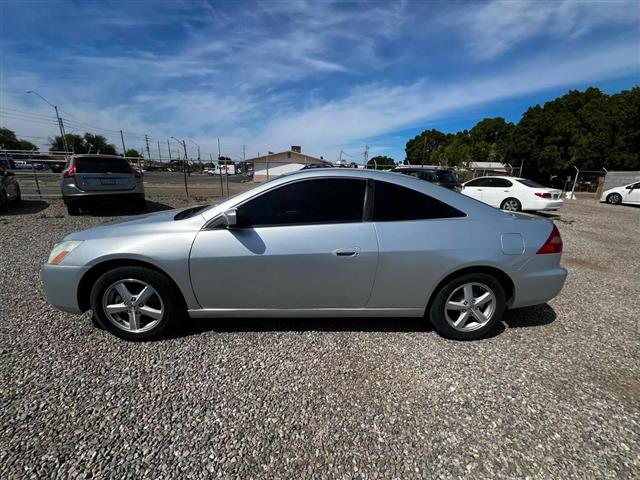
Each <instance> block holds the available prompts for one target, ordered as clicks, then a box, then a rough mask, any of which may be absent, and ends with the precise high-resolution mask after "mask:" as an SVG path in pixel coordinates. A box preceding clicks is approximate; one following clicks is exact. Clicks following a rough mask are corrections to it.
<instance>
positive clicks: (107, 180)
mask: <svg viewBox="0 0 640 480" xmlns="http://www.w3.org/2000/svg"><path fill="white" fill-rule="evenodd" d="M123 183H125V181H124V179H122V178H101V179H100V185H121V184H123Z"/></svg>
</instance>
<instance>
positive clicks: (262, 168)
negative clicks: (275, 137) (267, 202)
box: [247, 145, 333, 182]
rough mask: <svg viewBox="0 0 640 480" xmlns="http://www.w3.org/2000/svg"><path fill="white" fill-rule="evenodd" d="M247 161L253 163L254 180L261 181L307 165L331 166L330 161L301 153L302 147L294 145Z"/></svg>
mask: <svg viewBox="0 0 640 480" xmlns="http://www.w3.org/2000/svg"><path fill="white" fill-rule="evenodd" d="M249 162H250V163H252V164H253V181H254V182H263V181H265V180H268V179H269V178H273V177H277V176H278V175H282V174H284V173H289V172H295V171H296V170H300V169H302V168H304V167H306V166H309V165H314V166H318V167H323V166H326V167H331V166H333V165H332V163H331V162H329V161H327V160H325V159H324V158H322V157H320V158H317V157H312V156H311V155H305V154H303V153H302V149H301V148H300V147H299V146H295V145H293V146H291V149H290V150H286V151H284V152H278V153H273V152H269V153H268V154H267V155H261V156H258V157H254V158H248V159H247V163H249Z"/></svg>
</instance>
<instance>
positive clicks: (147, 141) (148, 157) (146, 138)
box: [138, 134, 151, 173]
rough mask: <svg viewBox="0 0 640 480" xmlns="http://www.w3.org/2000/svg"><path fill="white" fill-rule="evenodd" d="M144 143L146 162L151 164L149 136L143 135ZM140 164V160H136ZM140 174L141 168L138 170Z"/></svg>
mask: <svg viewBox="0 0 640 480" xmlns="http://www.w3.org/2000/svg"><path fill="white" fill-rule="evenodd" d="M144 141H145V143H146V144H147V161H148V162H151V150H149V136H148V135H147V134H145V135H144ZM138 163H140V160H138ZM140 173H142V168H140Z"/></svg>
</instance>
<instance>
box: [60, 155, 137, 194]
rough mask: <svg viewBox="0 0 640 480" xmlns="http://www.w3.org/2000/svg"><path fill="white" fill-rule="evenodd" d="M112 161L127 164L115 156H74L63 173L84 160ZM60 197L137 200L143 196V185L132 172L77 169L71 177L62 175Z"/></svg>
mask: <svg viewBox="0 0 640 480" xmlns="http://www.w3.org/2000/svg"><path fill="white" fill-rule="evenodd" d="M102 159H104V160H114V161H117V162H127V161H126V160H125V159H124V158H122V157H118V156H115V155H113V156H112V155H75V156H73V157H71V158H70V160H69V163H68V164H67V166H66V169H65V172H67V171H68V170H69V168H70V167H71V166H72V165H73V164H74V162H78V161H83V160H86V162H87V163H88V162H92V161H93V162H95V161H100V160H102ZM60 188H61V189H62V196H63V198H65V199H77V200H80V199H89V198H106V197H115V196H118V197H122V196H130V197H131V198H139V197H143V196H144V183H143V181H142V178H141V177H140V178H138V177H136V176H135V175H134V173H133V172H132V171H126V172H125V171H115V172H110V171H83V170H82V169H78V170H77V171H75V172H74V174H73V176H66V175H65V174H64V173H63V175H62V177H61V180H60Z"/></svg>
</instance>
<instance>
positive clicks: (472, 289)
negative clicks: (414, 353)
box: [444, 282, 496, 332]
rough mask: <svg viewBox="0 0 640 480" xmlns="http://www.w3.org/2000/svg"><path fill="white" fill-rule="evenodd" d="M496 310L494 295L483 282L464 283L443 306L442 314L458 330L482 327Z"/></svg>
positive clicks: (468, 330) (469, 330) (465, 330)
mask: <svg viewBox="0 0 640 480" xmlns="http://www.w3.org/2000/svg"><path fill="white" fill-rule="evenodd" d="M495 311H496V296H495V294H494V293H493V291H492V290H491V288H489V287H488V286H487V285H485V284H483V283H477V282H472V283H464V284H462V285H460V286H459V287H457V288H456V289H455V290H454V291H453V292H452V293H451V295H449V298H447V301H446V303H445V306H444V316H445V318H446V320H447V322H448V323H449V325H451V327H453V328H455V329H456V330H458V331H460V332H471V331H473V330H478V329H480V328H482V327H484V326H485V325H486V324H487V323H489V321H490V320H491V317H493V314H494V313H495Z"/></svg>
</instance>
